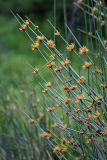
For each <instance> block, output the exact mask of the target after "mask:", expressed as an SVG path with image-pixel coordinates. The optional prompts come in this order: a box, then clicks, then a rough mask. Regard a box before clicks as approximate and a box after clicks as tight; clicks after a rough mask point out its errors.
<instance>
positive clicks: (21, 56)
mask: <svg viewBox="0 0 107 160" xmlns="http://www.w3.org/2000/svg"><path fill="white" fill-rule="evenodd" d="M64 3H65V1H64V0H59V1H56V7H55V11H56V15H57V16H56V25H57V27H59V28H60V31H62V32H63V30H64V16H63V12H64V6H65V7H66V9H67V17H68V23H71V25H72V23H73V21H74V19H73V15H74V14H75V13H74V12H72V8H73V1H71V0H68V1H67V3H66V4H64ZM69 4H70V5H69ZM11 10H12V11H13V12H14V13H15V14H16V13H19V15H21V16H22V17H24V16H25V15H26V16H28V17H29V18H31V19H32V21H33V22H34V23H35V24H36V25H39V26H40V30H41V31H42V32H43V33H44V34H45V35H46V36H47V37H49V38H52V36H53V29H52V28H51V27H50V26H49V23H48V21H47V19H49V20H51V21H52V22H54V1H51V0H30V1H29V0H23V1H22V0H7V1H5V2H4V1H3V0H0V65H1V66H0V86H4V87H7V88H11V87H13V85H14V81H20V80H21V79H23V78H24V79H28V80H31V79H32V76H31V69H30V67H29V65H28V64H27V63H26V61H28V62H29V63H31V64H32V65H38V66H41V65H42V63H43V62H42V59H41V57H40V56H39V55H35V54H34V53H33V52H32V51H31V47H30V46H31V43H30V41H29V39H28V38H27V37H26V36H25V35H24V34H22V33H20V32H19V25H18V23H17V21H16V20H15V18H14V16H13V15H12V14H11ZM71 19H72V20H71ZM43 74H44V75H45V73H43ZM25 77H26V78H25Z"/></svg>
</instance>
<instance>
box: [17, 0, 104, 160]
mask: <svg viewBox="0 0 107 160" xmlns="http://www.w3.org/2000/svg"><path fill="white" fill-rule="evenodd" d="M75 5H76V6H78V8H80V10H82V11H83V15H84V23H85V25H84V27H83V28H79V29H77V32H78V34H80V35H81V36H82V38H83V42H84V43H83V44H81V42H80V40H79V39H78V37H77V36H76V34H74V33H73V31H72V30H71V28H70V27H68V25H67V24H65V27H66V30H67V31H68V34H69V35H71V37H72V41H71V42H68V41H67V39H66V38H65V37H64V36H63V35H62V34H61V33H60V30H59V29H58V28H57V27H56V26H54V24H53V23H52V22H51V21H48V22H49V23H48V22H47V23H48V24H47V25H50V26H51V27H52V28H53V30H54V39H53V35H52V38H51V39H48V38H47V37H46V36H45V35H44V34H42V31H40V29H39V26H38V25H35V24H34V23H33V22H32V21H31V20H30V19H29V18H28V17H26V20H24V19H22V18H21V17H20V16H19V15H18V14H16V15H14V16H15V18H16V19H17V21H18V22H19V24H20V28H19V30H20V31H21V32H24V33H25V34H26V35H27V36H28V38H29V39H30V41H31V49H32V51H33V52H34V53H35V54H40V55H41V58H43V59H44V62H45V63H44V72H47V73H48V74H49V76H48V77H47V79H45V78H44V77H43V75H42V73H41V68H42V67H43V66H41V68H39V69H38V68H37V67H34V66H32V65H30V67H32V69H33V72H32V73H33V76H34V77H35V78H36V77H38V78H39V81H38V84H36V85H35V86H39V87H40V88H41V90H42V91H41V92H40V93H39V98H40V108H41V106H42V108H43V111H44V113H45V123H44V124H43V125H39V122H38V121H37V119H36V118H35V117H34V125H35V126H36V127H37V128H38V130H39V132H40V137H43V139H45V140H46V144H45V146H44V152H46V154H47V155H48V159H54V158H53V157H56V159H60V160H62V159H64V160H71V159H72V160H74V159H76V160H106V159H107V39H106V38H107V37H106V34H107V15H106V12H107V9H106V7H105V4H104V2H103V1H96V0H91V1H89V2H88V1H83V0H78V1H77V2H76V4H75ZM77 32H76V33H77ZM57 39H58V41H59V43H60V44H61V43H64V48H65V49H64V50H63V53H62V51H60V49H59V48H58V44H56V40H57ZM73 56H74V57H75V58H74V59H73V58H72V57H73ZM69 57H71V58H69ZM36 61H37V59H35V63H36ZM41 143H42V141H41Z"/></svg>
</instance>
